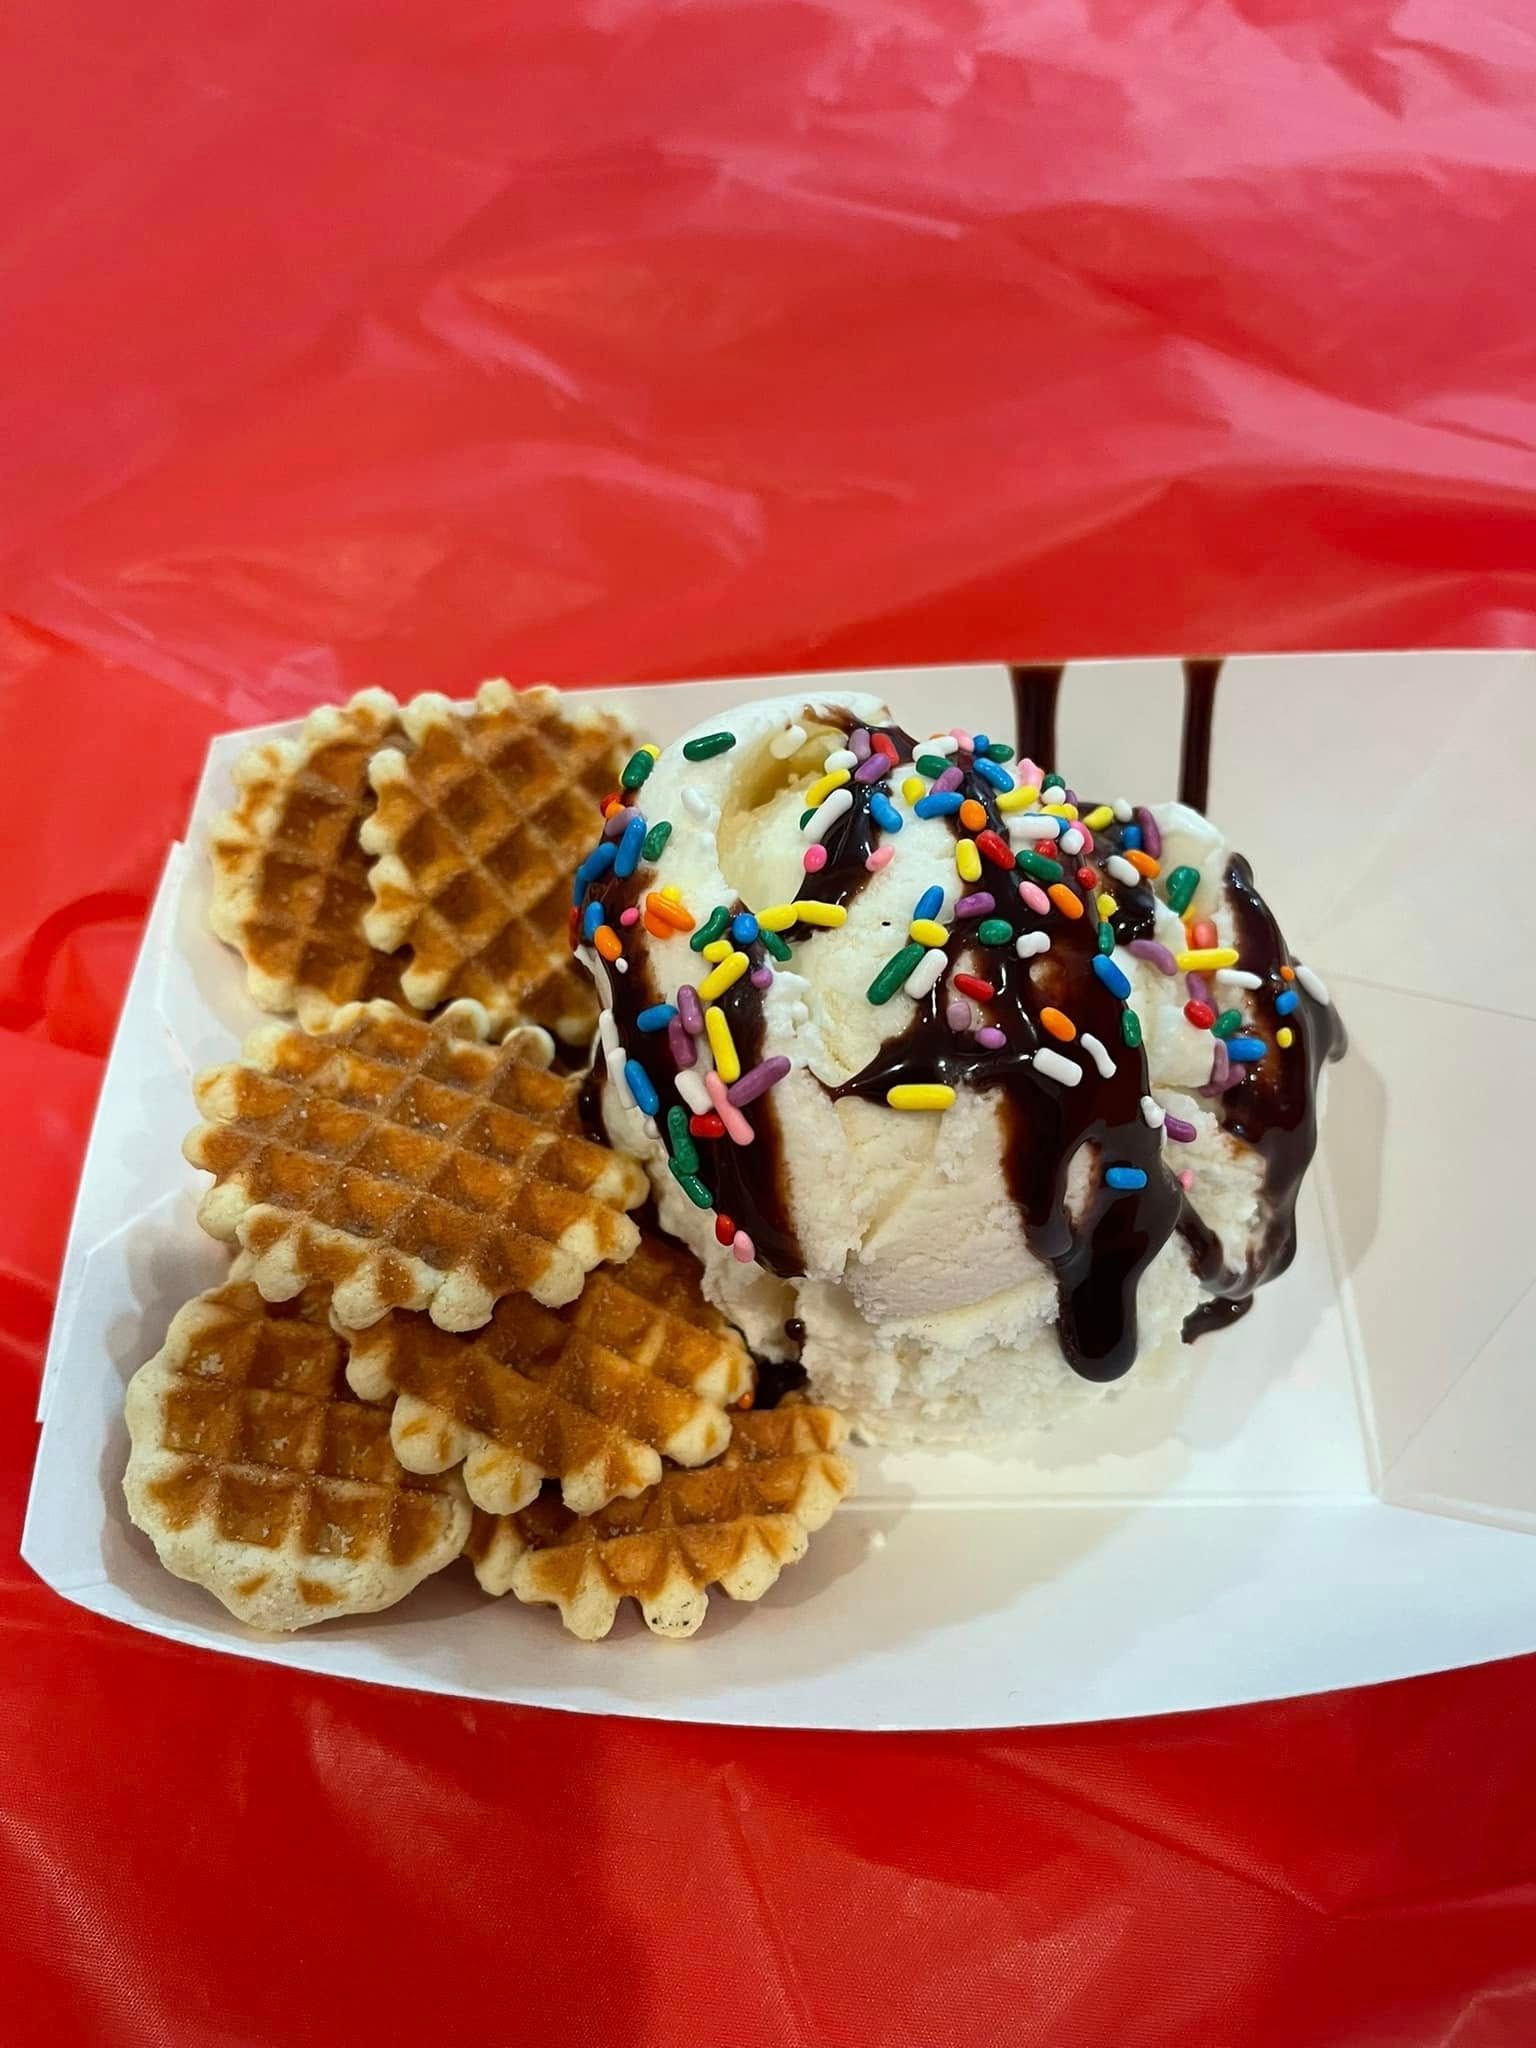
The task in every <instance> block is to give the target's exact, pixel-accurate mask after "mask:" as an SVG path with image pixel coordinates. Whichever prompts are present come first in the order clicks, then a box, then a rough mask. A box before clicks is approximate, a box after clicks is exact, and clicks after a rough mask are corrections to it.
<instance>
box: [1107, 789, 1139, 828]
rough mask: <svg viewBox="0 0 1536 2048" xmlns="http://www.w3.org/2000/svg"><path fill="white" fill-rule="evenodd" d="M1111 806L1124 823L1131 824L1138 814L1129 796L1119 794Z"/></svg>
mask: <svg viewBox="0 0 1536 2048" xmlns="http://www.w3.org/2000/svg"><path fill="white" fill-rule="evenodd" d="M1109 808H1110V809H1111V810H1112V811H1113V812H1114V814H1115V817H1116V818H1117V819H1118V820H1119V822H1120V823H1121V824H1122V825H1129V823H1130V822H1131V820H1132V818H1134V817H1135V815H1136V813H1135V811H1134V809H1133V808H1132V806H1131V800H1130V798H1129V797H1128V796H1117V797H1116V798H1115V800H1114V802H1113V803H1112V804H1111V805H1110V807H1109Z"/></svg>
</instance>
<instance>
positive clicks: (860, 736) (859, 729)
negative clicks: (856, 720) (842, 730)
mask: <svg viewBox="0 0 1536 2048" xmlns="http://www.w3.org/2000/svg"><path fill="white" fill-rule="evenodd" d="M848 751H849V753H850V754H854V755H857V757H858V759H859V760H861V761H867V760H868V759H869V727H868V726H867V725H856V726H855V727H854V728H853V731H852V732H851V733H849V735H848Z"/></svg>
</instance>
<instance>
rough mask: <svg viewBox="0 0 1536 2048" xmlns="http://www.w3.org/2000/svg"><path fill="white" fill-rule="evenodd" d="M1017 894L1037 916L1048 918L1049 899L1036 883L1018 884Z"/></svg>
mask: <svg viewBox="0 0 1536 2048" xmlns="http://www.w3.org/2000/svg"><path fill="white" fill-rule="evenodd" d="M1019 894H1020V895H1021V896H1022V897H1023V899H1024V901H1025V902H1026V903H1027V904H1028V905H1029V907H1030V909H1031V910H1033V911H1034V912H1035V913H1036V914H1037V915H1038V916H1040V917H1047V916H1049V914H1050V908H1051V899H1050V897H1049V896H1047V895H1046V893H1045V891H1044V890H1043V889H1042V888H1041V886H1040V884H1039V883H1038V882H1020V884H1019Z"/></svg>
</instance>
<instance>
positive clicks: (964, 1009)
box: [944, 996, 974, 1031]
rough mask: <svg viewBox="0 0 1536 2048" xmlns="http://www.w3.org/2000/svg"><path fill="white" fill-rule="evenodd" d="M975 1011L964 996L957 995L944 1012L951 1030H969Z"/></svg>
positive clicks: (945, 1019)
mask: <svg viewBox="0 0 1536 2048" xmlns="http://www.w3.org/2000/svg"><path fill="white" fill-rule="evenodd" d="M973 1014H974V1012H973V1011H972V1009H971V1006H970V1004H969V1003H968V1002H966V1001H965V1000H964V999H963V998H962V997H960V996H956V997H955V999H954V1001H953V1002H952V1003H951V1004H950V1005H949V1008H948V1009H947V1010H946V1011H945V1012H944V1021H945V1023H946V1024H947V1025H948V1026H949V1028H950V1030H951V1031H969V1030H970V1028H971V1018H972V1016H973Z"/></svg>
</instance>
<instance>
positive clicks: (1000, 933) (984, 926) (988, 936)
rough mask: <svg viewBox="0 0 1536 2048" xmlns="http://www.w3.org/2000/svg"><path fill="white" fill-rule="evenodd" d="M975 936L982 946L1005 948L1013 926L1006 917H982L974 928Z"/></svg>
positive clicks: (1011, 935)
mask: <svg viewBox="0 0 1536 2048" xmlns="http://www.w3.org/2000/svg"><path fill="white" fill-rule="evenodd" d="M976 936H977V938H978V939H980V941H981V943H982V944H983V945H984V946H1006V945H1007V943H1008V941H1009V940H1010V939H1011V938H1012V937H1013V926H1012V925H1011V924H1010V923H1009V922H1008V920H1007V918H1006V917H984V918H983V919H982V920H981V923H980V924H979V925H977V927H976Z"/></svg>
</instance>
